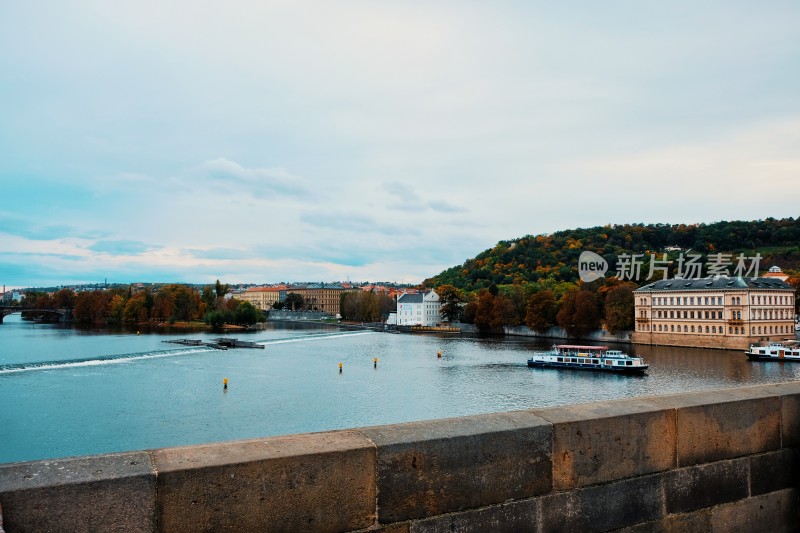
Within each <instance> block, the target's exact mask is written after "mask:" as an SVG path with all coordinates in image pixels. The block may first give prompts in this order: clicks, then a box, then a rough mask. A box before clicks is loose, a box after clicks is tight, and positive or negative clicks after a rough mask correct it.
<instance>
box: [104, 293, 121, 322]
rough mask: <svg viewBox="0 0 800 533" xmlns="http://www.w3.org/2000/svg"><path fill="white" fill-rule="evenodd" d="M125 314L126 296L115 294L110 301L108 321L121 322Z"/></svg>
mask: <svg viewBox="0 0 800 533" xmlns="http://www.w3.org/2000/svg"><path fill="white" fill-rule="evenodd" d="M124 314H125V298H124V297H123V296H122V295H119V294H115V295H114V296H113V297H112V298H111V301H109V302H108V311H107V315H108V321H109V322H110V323H112V324H121V323H122V317H123V316H124Z"/></svg>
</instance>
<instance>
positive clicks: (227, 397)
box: [0, 315, 800, 463]
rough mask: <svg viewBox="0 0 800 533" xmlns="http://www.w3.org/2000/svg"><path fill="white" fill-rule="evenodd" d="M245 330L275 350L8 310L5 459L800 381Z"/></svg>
mask: <svg viewBox="0 0 800 533" xmlns="http://www.w3.org/2000/svg"><path fill="white" fill-rule="evenodd" d="M236 336H237V337H238V338H240V339H242V340H249V341H256V342H259V343H263V344H265V345H266V348H265V349H264V350H255V349H234V350H228V351H218V350H213V349H209V348H196V347H185V346H180V345H175V344H169V343H165V342H164V341H165V340H169V339H175V338H184V337H188V338H193V339H204V340H211V339H214V338H216V337H219V335H217V334H212V333H186V332H177V333H174V334H172V333H170V334H165V333H155V332H144V331H143V332H141V334H138V335H137V334H136V332H127V331H124V332H123V331H121V332H118V333H114V332H108V331H96V330H91V331H85V330H80V329H75V328H71V327H64V326H59V325H54V324H40V323H34V322H28V321H23V320H22V319H21V318H20V317H19V315H10V316H7V317H6V318H5V320H4V323H3V324H2V325H0V431H1V432H2V433H1V434H0V463H4V462H13V461H26V460H34V459H46V458H55V457H65V456H72V455H86V454H95V453H105V452H115V451H125V450H140V449H149V448H161V447H167V446H177V445H185V444H196V443H204V442H213V441H224V440H234V439H245V438H257V437H265V436H273V435H284V434H291V433H305V432H312V431H324V430H332V429H343V428H352V427H362V426H369V425H380V424H390V423H396V422H407V421H414V420H426V419H434V418H446V417H454V416H462V415H470V414H479V413H490V412H498V411H510V410H517V409H528V408H535V407H545V406H553V405H564V404H573V403H581V402H589V401H596V400H605V399H612V398H626V397H634V396H645V395H659V394H668V393H674V392H683V391H698V390H708V389H716V388H723V387H730V386H735V385H738V384H756V383H770V382H779V381H788V380H795V379H798V378H800V363H798V364H794V365H793V364H791V363H751V362H748V361H747V359H746V357H745V356H744V355H743V354H742V353H741V352H733V351H723V350H700V349H690V348H667V347H649V346H648V347H645V346H640V347H637V350H636V353H637V354H639V355H642V356H643V357H645V359H646V361H647V362H648V363H650V365H651V367H650V370H649V373H648V375H646V376H618V375H607V374H602V373H592V372H576V371H563V370H562V371H559V370H548V369H529V368H528V367H527V364H526V361H527V358H528V357H529V356H530V354H531V352H532V351H535V350H540V349H543V348H546V347H547V346H548V344H549V343H548V342H544V341H537V340H530V339H523V338H479V337H467V336H435V335H430V336H429V335H403V334H389V333H374V332H352V331H343V330H339V329H337V328H335V327H326V326H317V325H306V324H302V325H300V324H298V325H289V326H286V325H283V326H282V325H276V324H268V326H267V329H265V330H260V331H257V332H254V333H249V334H238V335H236ZM614 347H617V348H619V349H622V350H623V351H626V352H630V350H631V347H630V346H627V345H617V346H614ZM439 351H441V352H442V357H441V358H439V357H437V352H439ZM375 357H377V358H378V363H377V368H375V367H374V364H373V360H374V358H375ZM340 362H341V363H342V365H343V367H342V369H343V371H342V372H341V373H339V363H340ZM224 378H227V379H228V383H229V385H228V390H227V391H224V390H223V379H224Z"/></svg>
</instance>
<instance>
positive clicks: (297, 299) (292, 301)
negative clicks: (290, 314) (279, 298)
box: [283, 292, 305, 311]
mask: <svg viewBox="0 0 800 533" xmlns="http://www.w3.org/2000/svg"><path fill="white" fill-rule="evenodd" d="M283 305H284V308H289V309H291V310H292V311H297V310H298V309H302V308H303V306H304V305H305V301H304V300H303V295H302V294H298V293H296V292H290V293H289V294H287V295H286V300H285V301H284V302H283Z"/></svg>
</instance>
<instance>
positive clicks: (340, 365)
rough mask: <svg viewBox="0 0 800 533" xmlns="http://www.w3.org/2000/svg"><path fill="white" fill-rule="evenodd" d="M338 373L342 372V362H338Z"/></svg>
mask: <svg viewBox="0 0 800 533" xmlns="http://www.w3.org/2000/svg"><path fill="white" fill-rule="evenodd" d="M339 373H340V374H341V373H342V363H339Z"/></svg>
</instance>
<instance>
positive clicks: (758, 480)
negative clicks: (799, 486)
mask: <svg viewBox="0 0 800 533" xmlns="http://www.w3.org/2000/svg"><path fill="white" fill-rule="evenodd" d="M797 453H798V450H797V449H795V448H784V449H783V450H778V451H775V452H769V453H764V454H759V455H751V456H750V495H751V496H756V495H758V494H765V493H767V492H774V491H776V490H780V489H785V488H788V487H791V486H793V485H794V484H795V483H796V481H795V480H797V479H798V477H797V473H798V469H797V466H798V464H797Z"/></svg>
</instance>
